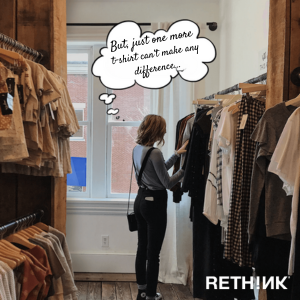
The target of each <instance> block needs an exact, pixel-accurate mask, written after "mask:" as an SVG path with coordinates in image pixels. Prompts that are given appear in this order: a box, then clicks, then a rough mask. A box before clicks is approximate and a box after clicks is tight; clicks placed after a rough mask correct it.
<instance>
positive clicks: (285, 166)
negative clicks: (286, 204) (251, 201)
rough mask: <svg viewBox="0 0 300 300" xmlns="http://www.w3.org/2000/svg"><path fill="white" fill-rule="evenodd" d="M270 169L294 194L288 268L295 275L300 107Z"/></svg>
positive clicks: (275, 153)
mask: <svg viewBox="0 0 300 300" xmlns="http://www.w3.org/2000/svg"><path fill="white" fill-rule="evenodd" d="M268 170H269V172H272V173H275V174H277V175H278V176H279V177H280V179H281V180H282V181H283V189H284V190H285V191H286V193H287V195H293V199H292V214H291V222H290V227H291V235H292V241H291V250H290V260H289V268H288V275H293V273H294V262H295V243H296V231H297V219H298V203H299V183H300V108H297V109H296V110H295V111H294V112H293V114H292V115H291V116H290V117H289V119H288V121H287V123H286V125H285V127H284V129H283V132H282V134H281V136H280V139H279V141H278V144H277V146H276V149H275V152H274V154H273V156H272V158H271V162H270V165H269V169H268Z"/></svg>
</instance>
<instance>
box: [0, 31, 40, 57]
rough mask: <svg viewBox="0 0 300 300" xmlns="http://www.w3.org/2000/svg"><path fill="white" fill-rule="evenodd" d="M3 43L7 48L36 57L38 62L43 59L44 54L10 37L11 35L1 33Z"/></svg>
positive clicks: (0, 40)
mask: <svg viewBox="0 0 300 300" xmlns="http://www.w3.org/2000/svg"><path fill="white" fill-rule="evenodd" d="M1 43H3V44H4V45H5V46H7V48H8V49H9V50H11V51H14V52H17V53H19V52H22V53H23V54H29V55H31V56H33V57H34V60H35V61H36V62H40V61H41V60H42V59H43V54H42V53H40V52H38V51H36V50H34V49H32V48H29V47H27V46H25V45H24V44H22V43H20V42H18V41H16V40H14V39H12V38H10V37H9V36H7V35H5V34H3V33H0V44H1ZM20 54H21V53H20Z"/></svg>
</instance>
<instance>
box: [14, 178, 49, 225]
mask: <svg viewBox="0 0 300 300" xmlns="http://www.w3.org/2000/svg"><path fill="white" fill-rule="evenodd" d="M17 209H18V212H17V214H18V217H21V216H24V215H27V214H31V213H33V212H36V211H38V210H39V209H42V210H44V212H45V215H44V216H43V222H44V223H46V224H51V223H50V222H51V177H50V176H49V177H42V176H27V175H18V206H17Z"/></svg>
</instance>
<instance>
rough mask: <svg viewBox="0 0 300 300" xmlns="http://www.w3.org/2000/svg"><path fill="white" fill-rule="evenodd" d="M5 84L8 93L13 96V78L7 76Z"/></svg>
mask: <svg viewBox="0 0 300 300" xmlns="http://www.w3.org/2000/svg"><path fill="white" fill-rule="evenodd" d="M6 84H7V88H8V93H9V94H11V95H12V96H13V97H14V96H15V79H14V78H7V79H6Z"/></svg>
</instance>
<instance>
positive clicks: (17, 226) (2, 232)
mask: <svg viewBox="0 0 300 300" xmlns="http://www.w3.org/2000/svg"><path fill="white" fill-rule="evenodd" d="M43 215H44V211H43V210H39V211H37V212H36V213H33V214H30V215H27V216H25V217H22V218H19V219H16V220H14V221H11V222H10V223H8V224H6V225H2V226H0V239H3V238H4V237H7V236H9V235H10V234H12V233H14V232H17V231H19V230H21V229H25V228H28V227H29V226H32V225H34V224H36V223H38V222H40V221H41V219H42V217H43Z"/></svg>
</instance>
